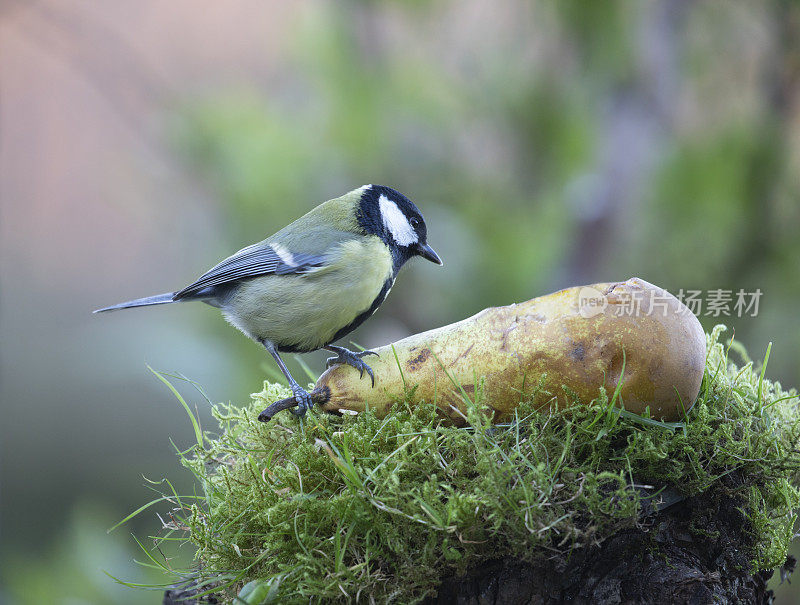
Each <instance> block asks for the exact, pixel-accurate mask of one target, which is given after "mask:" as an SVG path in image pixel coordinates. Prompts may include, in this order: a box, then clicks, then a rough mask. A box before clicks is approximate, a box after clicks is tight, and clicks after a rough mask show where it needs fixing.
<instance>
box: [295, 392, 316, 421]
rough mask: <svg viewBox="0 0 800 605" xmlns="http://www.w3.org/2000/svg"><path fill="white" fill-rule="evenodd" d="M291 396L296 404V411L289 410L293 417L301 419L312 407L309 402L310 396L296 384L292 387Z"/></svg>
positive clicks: (312, 403)
mask: <svg viewBox="0 0 800 605" xmlns="http://www.w3.org/2000/svg"><path fill="white" fill-rule="evenodd" d="M292 395H294V400H295V401H296V402H297V409H296V410H291V412H292V414H294V415H295V416H299V417H300V418H302V417H303V416H305V415H306V412H307V411H308V410H310V409H311V408H312V407H314V402H313V401H311V395H309V393H308V391H306V390H305V389H304V388H303V387H301V386H300V385H297V384H294V385H292Z"/></svg>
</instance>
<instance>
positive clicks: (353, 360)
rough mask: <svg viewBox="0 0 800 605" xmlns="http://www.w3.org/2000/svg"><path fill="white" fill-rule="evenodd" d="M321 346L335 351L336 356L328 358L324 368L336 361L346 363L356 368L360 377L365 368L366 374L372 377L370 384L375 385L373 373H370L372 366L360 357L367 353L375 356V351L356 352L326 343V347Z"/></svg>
mask: <svg viewBox="0 0 800 605" xmlns="http://www.w3.org/2000/svg"><path fill="white" fill-rule="evenodd" d="M323 348H324V349H327V350H328V351H332V352H333V353H336V357H329V358H328V361H327V362H326V363H325V367H326V368H329V367H331V366H332V365H334V364H337V363H346V364H347V365H349V366H353V367H354V368H355V369H356V370H358V371H359V372H360V373H361V377H362V378H363V377H364V370H366V371H367V374H369V377H370V378H371V379H372V386H373V387H374V386H375V375H374V374H373V373H372V368H371V367H369V366H368V365H367V364H366V363H364V362H363V361H362V360H361V358H362V357H366V356H367V355H376V356H377V355H378V354H377V353H376V352H375V351H361V352H359V353H356V352H355V351H351V350H350V349H345V348H344V347H335V346H333V345H328V346H327V347H323Z"/></svg>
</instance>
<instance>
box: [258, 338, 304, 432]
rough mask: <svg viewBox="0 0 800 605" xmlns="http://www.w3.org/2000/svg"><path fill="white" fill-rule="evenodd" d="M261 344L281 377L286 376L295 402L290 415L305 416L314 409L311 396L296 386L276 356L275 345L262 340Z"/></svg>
mask: <svg viewBox="0 0 800 605" xmlns="http://www.w3.org/2000/svg"><path fill="white" fill-rule="evenodd" d="M261 344H263V345H264V346H265V347H266V349H267V351H269V353H270V355H272V356H273V357H274V358H275V361H276V362H277V364H278V367H279V368H280V370H281V372H283V375H284V376H286V380H288V381H289V386H290V387H291V389H292V395H294V400H295V401H296V402H297V409H296V410H291V412H292V414H294V415H295V416H305V415H306V412H307V411H308V410H310V409H311V408H312V407H314V402H313V401H311V395H309V394H308V391H306V390H305V389H304V388H303V387H301V386H300V385H299V384H297V381H296V380H295V379H294V378H292V375H291V374H289V370H288V369H287V368H286V364H284V363H283V359H281V356H280V355H278V350H277V349H276V348H275V345H274V344H273V343H271V342H270V341H268V340H262V341H261Z"/></svg>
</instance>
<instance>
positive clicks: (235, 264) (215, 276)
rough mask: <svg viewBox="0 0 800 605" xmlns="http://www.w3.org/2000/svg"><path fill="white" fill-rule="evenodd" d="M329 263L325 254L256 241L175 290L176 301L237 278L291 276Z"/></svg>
mask: <svg viewBox="0 0 800 605" xmlns="http://www.w3.org/2000/svg"><path fill="white" fill-rule="evenodd" d="M324 264H325V257H324V256H322V255H313V254H288V253H287V252H285V251H282V254H278V252H276V251H275V248H273V247H272V246H271V245H269V244H267V243H264V242H262V243H259V244H253V245H252V246H248V247H247V248H242V249H241V250H239V251H238V252H237V253H236V254H233V255H232V256H229V257H228V258H226V259H225V260H224V261H222V262H221V263H219V264H218V265H216V266H215V267H213V268H212V269H210V270H209V271H207V272H206V273H204V274H203V275H201V276H200V278H199V279H198V280H197V281H195V282H194V283H193V284H190V285H188V286H186V287H185V288H184V289H183V290H180V291H179V292H176V293H175V296H174V300H180V299H181V298H186V297H188V296H192V295H193V294H197V293H198V292H200V291H201V290H204V289H206V288H210V287H213V286H219V285H222V284H227V283H230V282H233V281H236V280H240V279H246V278H249V277H258V276H259V275H269V274H275V275H291V274H302V273H306V272H307V271H308V270H309V269H311V268H313V267H320V266H322V265H324Z"/></svg>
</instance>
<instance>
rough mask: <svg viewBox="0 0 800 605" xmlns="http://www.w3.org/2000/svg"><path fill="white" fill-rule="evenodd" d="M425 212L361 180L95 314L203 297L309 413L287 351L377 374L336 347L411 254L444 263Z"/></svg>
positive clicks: (395, 193)
mask: <svg viewBox="0 0 800 605" xmlns="http://www.w3.org/2000/svg"><path fill="white" fill-rule="evenodd" d="M427 237H428V231H427V227H426V225H425V221H424V220H423V218H422V214H420V211H419V209H418V208H417V207H416V206H415V205H414V203H413V202H412V201H411V200H409V199H408V198H407V197H406V196H404V195H403V194H402V193H399V192H398V191H395V190H394V189H391V188H390V187H383V186H380V185H364V186H363V187H360V188H359V189H355V190H354V191H351V192H350V193H347V194H345V195H343V196H342V197H338V198H336V199H332V200H329V201H327V202H325V203H323V204H320V205H319V206H317V207H316V208H314V209H313V210H311V211H310V212H309V213H307V214H306V215H304V216H302V217H300V218H299V219H297V220H296V221H294V222H293V223H290V224H289V225H287V226H286V227H284V228H283V229H281V230H280V231H278V232H277V233H276V234H274V235H272V236H270V237H268V238H267V239H265V240H263V241H261V242H259V243H257V244H253V245H252V246H248V247H246V248H242V249H241V250H239V251H238V252H237V253H235V254H233V255H232V256H229V257H228V258H226V259H225V260H223V261H222V262H221V263H219V264H218V265H217V266H215V267H213V268H212V269H210V270H209V271H208V272H206V273H204V274H203V275H201V276H200V278H199V279H197V281H195V282H194V283H192V284H190V285H188V286H186V287H185V288H183V289H182V290H178V291H177V292H168V293H165V294H158V295H156V296H148V297H146V298H138V299H136V300H131V301H128V302H124V303H120V304H118V305H114V306H111V307H105V308H103V309H98V310H96V311H95V313H102V312H105V311H116V310H117V309H129V308H131V307H145V306H150V305H162V304H168V303H174V302H184V301H190V300H199V301H202V302H204V303H206V304H209V305H212V306H214V307H218V308H219V309H220V310H221V311H222V314H223V316H224V317H225V319H227V320H228V322H230V323H231V324H232V325H233V326H235V327H236V328H238V329H239V330H241V331H242V332H243V333H244V334H245V335H246V336H249V337H250V338H252V339H253V340H255V341H256V342H259V343H261V344H262V345H264V347H266V349H267V351H269V353H270V355H272V357H274V358H275V361H276V362H277V364H278V367H279V368H280V369H281V372H283V374H284V376H286V379H287V380H288V381H289V384H290V386H291V388H292V393H293V395H294V398H295V400H296V401H297V404H298V409H297V410H296V411H294V410H293V411H294V413H295V414H297V415H300V416H302V415H304V414H305V413H306V410H308V409H310V408H311V406H312V405H313V404H312V401H311V397H310V396H309V394H308V392H306V390H305V389H303V388H302V387H301V386H300V385H299V384H297V381H296V380H295V379H294V378H292V375H291V374H290V373H289V370H288V369H287V368H286V365H285V364H284V363H283V360H282V359H281V357H280V353H308V352H311V351H316V350H317V349H327V350H329V351H332V352H334V353H336V357H331V358H329V359H328V361H327V366H328V367H330V366H331V365H333V364H335V363H346V364H348V365H351V366H353V367H354V368H356V369H357V370H359V371H360V372H361V376H362V377H363V375H364V371H365V370H366V372H367V373H368V374H369V376H370V378H372V384H373V386H374V384H375V377H374V375H373V373H372V369H371V368H370V367H369V366H368V365H367V364H366V363H365V362H364V361H363V360H362V357H364V356H366V355H370V354H372V355H375V353H373V352H372V351H362V352H358V353H356V352H353V351H350V350H348V349H346V348H344V347H337V346H333V345H332V344H331V343H333V342H334V341H336V340H338V339H340V338H342V337H343V336H346V335H347V334H349V333H350V332H352V331H353V330H355V329H356V328H357V327H358V326H360V325H361V324H362V323H363V322H364V320H366V319H367V318H369V317H370V316H371V315H372V314H373V313H374V312H375V311H376V310H377V308H378V307H379V306H380V305H381V303H383V301H384V300H385V299H386V296H387V294H389V290H391V288H392V285H393V284H394V281H395V278H396V277H397V273H398V271H399V270H400V268H401V267H402V266H403V265H404V264H405V262H406V261H408V260H409V259H411V258H412V257H414V256H421V257H422V258H425V259H427V260H429V261H431V262H434V263H437V264H439V265H441V264H442V261H441V259H440V258H439V256H438V255H437V254H436V252H434V250H433V248H431V247H430V246H429V245H428V243H427Z"/></svg>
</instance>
